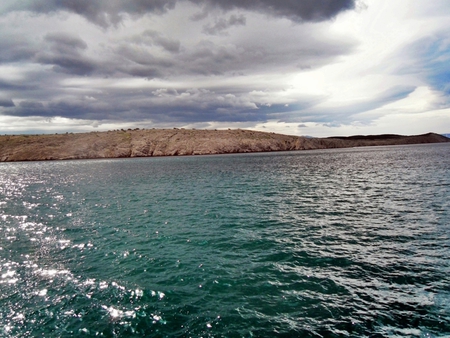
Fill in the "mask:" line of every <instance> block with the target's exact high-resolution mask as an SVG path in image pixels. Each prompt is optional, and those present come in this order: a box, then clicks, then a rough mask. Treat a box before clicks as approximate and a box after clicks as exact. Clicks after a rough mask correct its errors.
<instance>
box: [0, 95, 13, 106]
mask: <svg viewBox="0 0 450 338" xmlns="http://www.w3.org/2000/svg"><path fill="white" fill-rule="evenodd" d="M0 107H14V102H12V100H11V99H5V98H1V97H0Z"/></svg>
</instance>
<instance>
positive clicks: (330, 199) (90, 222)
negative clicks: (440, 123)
mask: <svg viewBox="0 0 450 338" xmlns="http://www.w3.org/2000/svg"><path fill="white" fill-rule="evenodd" d="M449 197H450V147H449V145H421V146H395V147H380V148H356V149H339V150H323V151H305V152H288V153H267V154H245V155H224V156H202V157H172V158H144V159H132V160H90V161H57V162H29V163H28V162H23V163H2V164H0V236H1V237H0V290H1V291H0V336H5V337H35V336H45V337H65V336H86V337H89V336H92V337H95V336H103V337H128V336H138V337H146V336H152V337H274V336H277V337H342V336H347V337H364V336H365V337H386V336H397V337H405V336H406V337H439V336H448V335H450V232H449V229H450V217H449V210H450V202H449Z"/></svg>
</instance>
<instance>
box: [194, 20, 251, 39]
mask: <svg viewBox="0 0 450 338" xmlns="http://www.w3.org/2000/svg"><path fill="white" fill-rule="evenodd" d="M246 21H247V20H246V18H245V16H244V15H231V16H230V17H229V18H228V20H226V19H224V18H219V19H218V20H216V22H215V23H214V25H211V24H207V25H205V26H203V32H204V33H206V34H210V35H216V34H219V33H221V32H223V31H224V30H226V29H228V28H230V27H232V26H245V23H246Z"/></svg>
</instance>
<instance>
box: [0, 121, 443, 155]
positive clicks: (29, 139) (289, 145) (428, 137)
mask: <svg viewBox="0 0 450 338" xmlns="http://www.w3.org/2000/svg"><path fill="white" fill-rule="evenodd" d="M438 142H450V139H448V138H446V137H444V136H441V135H438V134H433V133H429V134H424V135H417V136H401V135H374V136H351V137H330V138H306V137H299V136H289V135H282V134H275V133H266V132H258V131H250V130H240V129H238V130H185V129H176V128H175V129H150V130H140V129H134V130H131V129H128V130H115V131H107V132H91V133H75V134H74V133H66V134H52V135H5V136H0V161H2V162H6V161H40V160H67V159H94V158H121V157H147V156H175V155H206V154H226V153H247V152H263V151H286V150H305V149H326V148H344V147H359V146H380V145H395V144H416V143H438Z"/></svg>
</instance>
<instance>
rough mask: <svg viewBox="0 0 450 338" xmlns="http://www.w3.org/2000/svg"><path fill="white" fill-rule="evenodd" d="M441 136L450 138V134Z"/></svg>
mask: <svg viewBox="0 0 450 338" xmlns="http://www.w3.org/2000/svg"><path fill="white" fill-rule="evenodd" d="M441 135H442V136H445V137H448V138H450V133H449V134H441Z"/></svg>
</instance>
